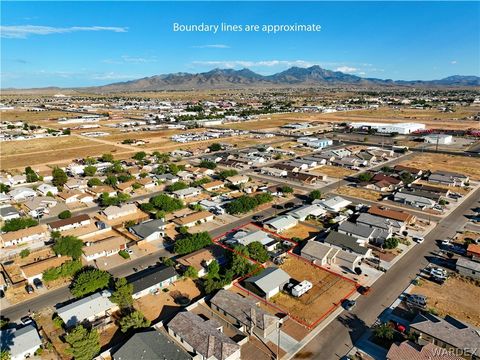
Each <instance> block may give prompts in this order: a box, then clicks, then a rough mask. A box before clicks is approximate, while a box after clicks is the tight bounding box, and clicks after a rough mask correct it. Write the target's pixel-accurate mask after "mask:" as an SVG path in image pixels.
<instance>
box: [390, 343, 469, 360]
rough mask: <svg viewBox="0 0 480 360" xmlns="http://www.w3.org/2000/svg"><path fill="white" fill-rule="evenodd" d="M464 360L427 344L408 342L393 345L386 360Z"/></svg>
mask: <svg viewBox="0 0 480 360" xmlns="http://www.w3.org/2000/svg"><path fill="white" fill-rule="evenodd" d="M405 359H415V360H432V359H436V360H464V358H462V357H460V356H456V355H454V354H452V353H449V352H448V351H445V350H444V349H442V348H440V347H438V346H436V345H434V344H432V343H428V344H425V345H423V346H422V345H418V344H416V343H414V342H411V341H409V340H405V341H404V342H402V343H400V344H397V343H393V344H392V346H390V349H389V350H388V353H387V360H405Z"/></svg>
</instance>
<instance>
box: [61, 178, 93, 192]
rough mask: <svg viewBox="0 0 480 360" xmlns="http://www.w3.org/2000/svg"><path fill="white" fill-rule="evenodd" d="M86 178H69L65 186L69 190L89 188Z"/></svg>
mask: <svg viewBox="0 0 480 360" xmlns="http://www.w3.org/2000/svg"><path fill="white" fill-rule="evenodd" d="M87 182H88V181H87V180H86V179H69V180H68V181H67V182H66V183H65V188H66V189H67V190H85V189H87V188H88V185H87Z"/></svg>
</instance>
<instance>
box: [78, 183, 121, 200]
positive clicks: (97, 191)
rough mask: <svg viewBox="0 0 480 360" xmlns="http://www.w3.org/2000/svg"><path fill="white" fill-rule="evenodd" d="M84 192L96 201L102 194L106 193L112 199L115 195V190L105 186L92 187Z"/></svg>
mask: <svg viewBox="0 0 480 360" xmlns="http://www.w3.org/2000/svg"><path fill="white" fill-rule="evenodd" d="M86 192H87V193H88V194H90V195H92V196H93V197H94V198H95V199H98V198H99V197H100V196H102V195H103V194H104V193H107V194H108V196H112V197H113V196H116V195H117V190H115V189H114V188H112V187H111V186H107V185H101V186H94V187H92V188H88V189H87V190H86Z"/></svg>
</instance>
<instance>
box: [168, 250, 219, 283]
mask: <svg viewBox="0 0 480 360" xmlns="http://www.w3.org/2000/svg"><path fill="white" fill-rule="evenodd" d="M214 260H215V261H217V262H218V263H219V264H223V263H224V262H225V250H224V249H223V248H222V247H221V246H218V245H211V246H209V247H207V248H204V249H200V250H197V251H195V252H193V253H191V254H187V255H184V256H182V257H180V258H178V259H177V262H178V263H179V264H180V265H181V266H182V267H183V268H185V269H186V268H188V267H189V266H192V267H193V268H194V269H195V270H197V272H198V276H199V277H203V276H205V275H207V273H208V265H210V263H211V262H212V261H214Z"/></svg>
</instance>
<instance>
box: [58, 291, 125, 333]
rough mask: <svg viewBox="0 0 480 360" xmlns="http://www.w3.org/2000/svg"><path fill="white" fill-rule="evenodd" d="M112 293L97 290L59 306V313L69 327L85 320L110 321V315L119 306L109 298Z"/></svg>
mask: <svg viewBox="0 0 480 360" xmlns="http://www.w3.org/2000/svg"><path fill="white" fill-rule="evenodd" d="M111 295H112V294H111V293H110V292H109V291H106V290H103V291H100V292H96V293H94V294H92V295H90V296H87V297H84V298H82V299H79V300H76V301H74V302H72V303H70V304H67V305H63V306H62V305H60V306H57V314H58V316H60V318H61V319H62V320H63V322H64V324H65V326H66V327H67V328H71V327H73V326H75V325H77V324H80V323H83V322H84V321H89V322H91V323H93V322H96V321H99V320H100V321H102V320H103V321H105V322H108V321H109V319H110V315H111V314H112V313H113V312H114V310H115V309H116V308H117V306H116V305H115V304H114V303H112V302H111V301H110V299H109V298H110V296H111Z"/></svg>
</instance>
